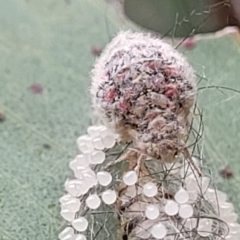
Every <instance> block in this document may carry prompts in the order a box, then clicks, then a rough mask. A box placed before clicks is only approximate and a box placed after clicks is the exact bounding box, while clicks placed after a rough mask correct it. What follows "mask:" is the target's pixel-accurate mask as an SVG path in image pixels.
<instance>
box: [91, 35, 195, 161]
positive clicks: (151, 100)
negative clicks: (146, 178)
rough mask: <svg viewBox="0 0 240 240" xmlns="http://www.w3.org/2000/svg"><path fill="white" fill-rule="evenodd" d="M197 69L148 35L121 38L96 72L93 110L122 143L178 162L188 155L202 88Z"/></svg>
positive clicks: (109, 47) (107, 51)
mask: <svg viewBox="0 0 240 240" xmlns="http://www.w3.org/2000/svg"><path fill="white" fill-rule="evenodd" d="M196 85H197V84H196V80H195V75H194V71H193V68H192V67H191V66H190V65H189V63H188V62H187V60H186V59H185V58H184V57H183V56H182V55H181V54H180V53H179V52H177V51H176V50H175V49H174V48H173V47H172V46H171V45H169V44H167V43H165V42H164V41H163V40H161V39H159V38H156V37H153V36H152V35H151V34H148V33H138V32H132V31H125V32H120V33H119V34H118V35H117V36H116V37H115V38H114V39H113V40H112V41H111V42H110V43H109V44H108V45H107V47H106V48H105V49H104V51H103V52H102V54H101V56H100V57H99V58H98V59H97V61H96V64H95V67H94V69H93V71H92V85H91V95H92V99H93V106H94V109H95V111H96V113H97V114H98V116H99V118H100V119H101V120H102V121H103V122H104V124H105V125H107V126H108V127H110V128H111V129H112V130H114V131H115V132H117V133H118V134H119V136H120V140H121V141H128V142H130V141H132V142H133V144H134V146H135V147H136V148H137V149H139V151H141V152H142V153H144V154H146V155H148V156H150V157H153V158H155V159H159V160H161V161H162V162H174V161H175V159H176V156H178V155H179V154H180V153H183V152H184V149H185V148H186V139H187V136H188V131H189V127H190V119H191V114H190V113H191V108H192V106H193V105H194V104H195V101H196V95H197V86H196Z"/></svg>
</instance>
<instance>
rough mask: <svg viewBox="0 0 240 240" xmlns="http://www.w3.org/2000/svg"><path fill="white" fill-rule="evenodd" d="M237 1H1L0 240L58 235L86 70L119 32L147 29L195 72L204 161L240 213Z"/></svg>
mask: <svg viewBox="0 0 240 240" xmlns="http://www.w3.org/2000/svg"><path fill="white" fill-rule="evenodd" d="M239 6H240V5H239V3H238V1H237V0H231V1H230V0H228V1H223V0H222V1H218V0H204V1H203V0H195V1H191V0H182V1H177V0H125V1H124V0H118V1H117V0H41V1H39V0H20V1H19V0H1V1H0V239H1V240H17V239H19V240H20V239H21V240H25V239H34V240H43V239H57V236H58V233H59V231H60V229H61V227H62V225H63V221H62V219H61V217H60V213H59V211H60V208H59V204H58V199H59V198H60V197H61V196H62V194H63V184H64V181H65V179H66V178H67V177H68V176H71V173H70V171H69V170H68V162H69V160H71V159H72V158H73V157H74V156H75V155H76V153H77V149H76V144H75V139H76V138H77V137H78V136H79V135H80V134H82V133H84V132H85V131H86V128H87V126H89V125H90V124H91V122H92V109H91V100H90V95H89V85H90V82H91V77H90V71H91V68H92V66H93V63H94V60H95V58H96V57H97V56H98V55H99V54H100V53H101V50H102V48H103V47H104V46H105V44H106V43H107V42H109V41H110V39H111V38H112V37H113V36H115V34H116V33H117V32H118V31H119V30H120V29H129V28H131V29H135V30H140V31H151V32H153V33H154V34H156V35H159V36H160V37H163V38H165V39H166V41H168V42H170V43H172V44H174V46H176V47H177V48H178V49H179V50H180V51H182V52H183V54H184V55H185V56H186V57H187V58H188V59H189V61H190V63H191V64H192V65H193V66H194V68H195V69H196V74H197V76H198V80H199V106H200V108H201V111H202V115H203V123H204V133H203V137H202V141H203V149H200V150H199V151H202V152H203V155H204V156H205V164H206V167H207V168H210V169H211V174H212V179H214V182H215V183H216V184H217V186H218V187H219V189H221V190H223V191H225V192H226V193H227V194H228V196H229V199H230V200H231V201H232V202H233V203H234V205H235V208H236V211H237V212H238V213H239V212H240V205H239V201H240V193H239V192H240V191H239V184H240V175H239V172H240V154H239V153H238V151H239V147H240V145H239V142H240V121H239V114H240V108H239V106H240V92H239V91H240V77H239V76H240V68H239V66H240V51H239V46H240V45H239V44H240V35H239V32H238V26H240V7H239Z"/></svg>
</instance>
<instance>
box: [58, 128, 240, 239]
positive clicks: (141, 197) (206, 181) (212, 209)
mask: <svg viewBox="0 0 240 240" xmlns="http://www.w3.org/2000/svg"><path fill="white" fill-rule="evenodd" d="M116 139H118V136H116V134H114V133H112V132H111V131H110V130H109V129H108V128H107V127H105V126H91V127H89V128H88V134H86V135H83V136H81V137H79V138H78V139H77V145H78V147H79V149H80V151H81V154H79V155H77V156H76V158H75V159H74V160H72V161H71V162H70V163H69V167H70V168H71V170H72V171H73V173H74V176H75V179H71V180H69V179H68V180H67V181H66V183H65V189H66V192H67V194H66V195H64V196H63V197H61V198H60V204H61V216H62V217H63V218H64V219H65V220H66V222H67V226H66V228H65V229H64V230H63V231H62V232H61V233H60V234H59V239H60V240H86V239H89V240H92V239H93V238H92V237H91V234H89V228H90V224H89V216H91V214H94V212H95V211H97V210H98V209H99V208H100V207H101V206H103V205H105V206H108V207H109V209H112V211H115V212H116V213H117V214H118V215H119V218H120V219H121V221H122V222H127V223H128V225H129V224H132V223H133V222H134V223H135V225H134V227H132V229H128V228H127V229H125V230H124V231H125V232H124V233H123V236H124V235H127V236H128V239H139V240H140V239H148V238H153V239H164V240H175V239H178V238H179V239H181V237H182V238H183V239H184V237H185V238H186V237H191V238H194V239H199V240H200V239H201V237H204V239H206V240H213V239H218V240H220V239H226V240H236V239H237V237H238V236H239V234H240V225H239V224H238V223H237V218H238V217H237V214H236V213H235V212H234V208H233V205H232V204H231V203H229V202H227V196H226V194H225V193H223V192H221V191H218V190H216V189H214V188H212V187H210V185H211V184H210V178H209V177H206V176H203V177H199V176H198V175H197V174H196V172H195V170H194V169H192V168H190V167H189V165H188V163H187V162H178V163H172V164H164V163H163V164H162V169H163V173H167V175H168V177H167V178H166V180H163V179H162V180H160V179H157V178H151V177H149V175H147V176H144V175H141V176H140V175H139V172H138V171H137V170H129V171H125V172H124V173H122V174H120V175H119V174H113V173H112V172H111V170H109V168H106V166H107V164H106V163H107V162H108V163H109V162H111V159H110V161H109V160H107V158H108V155H109V151H108V149H109V148H113V147H114V146H115V145H117V143H116ZM195 162H196V163H197V161H196V160H195ZM158 164H159V163H158ZM159 165H161V164H159ZM186 166H188V167H186ZM155 171H156V169H155ZM119 172H121V171H119ZM154 173H155V172H154V171H153V170H151V174H154ZM169 179H174V184H170V185H172V186H170V185H168V186H167V185H165V184H164V181H168V183H169V182H171V180H169ZM176 183H177V184H176ZM120 184H124V186H126V189H125V191H124V193H120V192H119V185H120ZM173 185H174V187H173ZM175 185H176V186H175ZM119 200H120V202H121V203H120V205H119V203H118V201H119ZM116 209H118V210H116ZM86 212H88V213H87V214H86ZM120 225H121V224H120V223H119V226H120Z"/></svg>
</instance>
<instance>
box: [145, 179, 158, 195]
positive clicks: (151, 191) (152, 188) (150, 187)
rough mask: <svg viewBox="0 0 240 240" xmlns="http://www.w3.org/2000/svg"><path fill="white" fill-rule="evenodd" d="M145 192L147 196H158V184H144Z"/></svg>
mask: <svg viewBox="0 0 240 240" xmlns="http://www.w3.org/2000/svg"><path fill="white" fill-rule="evenodd" d="M143 193H144V195H145V196H147V197H154V196H156V195H157V193H158V188H157V185H156V184H155V183H151V182H149V183H146V184H144V186H143Z"/></svg>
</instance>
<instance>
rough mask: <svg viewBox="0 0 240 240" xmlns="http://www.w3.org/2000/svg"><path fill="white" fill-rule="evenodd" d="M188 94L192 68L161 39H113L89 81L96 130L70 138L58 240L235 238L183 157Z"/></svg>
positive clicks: (206, 181) (196, 165)
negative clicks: (73, 141) (71, 155)
mask: <svg viewBox="0 0 240 240" xmlns="http://www.w3.org/2000/svg"><path fill="white" fill-rule="evenodd" d="M196 89H197V86H196V81H195V77H194V71H193V69H192V68H191V67H190V65H189V64H188V62H187V61H186V60H185V58H184V57H183V56H182V55H181V54H180V53H178V52H177V51H176V50H175V49H174V48H172V47H171V46H170V45H168V44H167V43H165V42H163V41H162V40H161V39H158V38H156V37H153V36H151V35H150V34H147V33H136V32H130V31H126V32H120V33H119V34H118V35H117V36H116V37H115V38H114V39H113V40H112V42H111V43H110V44H109V45H108V46H107V47H106V49H105V50H104V51H103V53H102V55H101V56H100V57H99V59H98V60H97V62H96V64H95V66H94V70H93V73H92V86H91V95H92V100H93V106H94V110H95V112H96V113H97V117H98V119H99V121H100V122H102V124H101V125H100V124H99V125H95V126H90V127H88V129H87V131H86V132H87V133H86V134H85V135H83V136H80V137H79V138H78V139H77V145H78V148H79V150H80V153H79V155H77V156H76V158H75V159H73V160H72V161H71V162H70V163H69V167H70V168H71V170H72V171H73V174H74V178H72V179H68V180H67V181H66V183H65V190H66V194H65V195H64V196H63V197H62V198H60V204H61V216H62V217H63V218H64V219H65V221H66V227H65V229H63V230H62V232H61V233H60V234H59V239H60V240H86V239H87V240H108V239H109V240H110V239H111V240H154V239H163V240H187V239H192V240H193V239H195V240H237V239H238V238H239V235H240V225H239V224H238V223H237V219H238V216H237V214H236V213H235V212H234V208H233V205H232V204H231V203H230V202H228V200H227V196H226V194H225V193H223V192H221V191H219V190H217V189H216V188H215V187H214V184H213V182H212V181H211V178H210V176H208V175H207V174H206V173H205V172H204V171H202V166H201V164H200V161H199V159H198V158H196V157H193V156H192V154H190V152H192V151H191V148H190V147H189V146H188V141H189V140H190V139H191V136H190V135H191V130H192V124H191V121H192V107H193V106H194V104H195V102H196V94H197V90H196ZM196 144H197V143H196Z"/></svg>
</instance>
